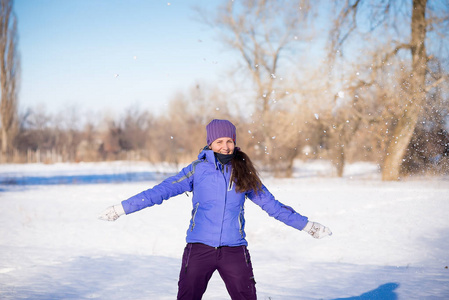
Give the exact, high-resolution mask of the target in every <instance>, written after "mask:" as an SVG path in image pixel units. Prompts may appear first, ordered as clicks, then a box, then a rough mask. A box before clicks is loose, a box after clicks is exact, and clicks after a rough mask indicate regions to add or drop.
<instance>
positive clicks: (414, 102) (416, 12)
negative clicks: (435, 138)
mask: <svg viewBox="0 0 449 300" xmlns="http://www.w3.org/2000/svg"><path fill="white" fill-rule="evenodd" d="M426 5H427V0H413V12H412V21H411V27H412V28H411V29H412V36H411V52H412V74H411V76H410V88H409V90H408V91H407V94H408V95H409V101H408V103H407V105H406V106H405V109H404V113H403V115H402V116H401V117H400V118H399V120H398V123H397V125H396V127H395V128H394V130H393V138H392V139H391V140H390V142H389V144H388V146H387V152H386V156H385V160H384V165H383V168H382V180H399V179H400V171H401V165H402V160H403V158H404V155H405V152H406V150H407V147H408V145H409V143H410V140H411V138H412V135H413V132H414V130H415V127H416V124H417V122H418V118H419V115H420V112H421V111H422V106H423V105H425V97H426V94H425V77H426V66H427V54H426V47H425V38H426V15H425V14H426Z"/></svg>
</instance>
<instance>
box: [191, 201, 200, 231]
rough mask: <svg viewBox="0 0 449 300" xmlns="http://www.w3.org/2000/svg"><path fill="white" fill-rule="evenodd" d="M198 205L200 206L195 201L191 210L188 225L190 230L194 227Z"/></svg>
mask: <svg viewBox="0 0 449 300" xmlns="http://www.w3.org/2000/svg"><path fill="white" fill-rule="evenodd" d="M198 206H200V203H199V202H197V203H196V204H195V207H194V208H193V210H192V220H191V222H190V223H191V225H190V231H193V228H195V217H196V213H197V212H198Z"/></svg>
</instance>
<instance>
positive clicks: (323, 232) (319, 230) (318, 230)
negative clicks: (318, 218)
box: [302, 222, 332, 239]
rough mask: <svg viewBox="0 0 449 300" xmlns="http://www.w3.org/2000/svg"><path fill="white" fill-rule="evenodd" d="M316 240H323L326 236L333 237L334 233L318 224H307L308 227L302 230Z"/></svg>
mask: <svg viewBox="0 0 449 300" xmlns="http://www.w3.org/2000/svg"><path fill="white" fill-rule="evenodd" d="M302 230H303V231H305V232H307V233H308V234H310V235H311V236H313V237H314V238H316V239H321V238H323V237H325V236H328V235H332V231H331V230H330V229H329V228H328V227H326V226H323V225H321V224H320V223H316V222H307V224H306V226H305V227H304V228H303V229H302Z"/></svg>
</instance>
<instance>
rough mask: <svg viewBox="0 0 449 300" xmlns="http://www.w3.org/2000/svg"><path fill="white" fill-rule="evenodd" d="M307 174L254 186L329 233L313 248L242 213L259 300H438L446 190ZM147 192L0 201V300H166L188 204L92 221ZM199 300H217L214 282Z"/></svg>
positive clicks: (444, 288) (446, 278) (445, 292)
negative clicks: (103, 212) (123, 202)
mask: <svg viewBox="0 0 449 300" xmlns="http://www.w3.org/2000/svg"><path fill="white" fill-rule="evenodd" d="M114 167H116V166H114ZM50 168H56V169H58V172H59V173H61V174H66V173H70V172H78V173H82V170H76V167H74V166H70V168H67V169H66V170H64V169H63V168H64V166H59V167H54V166H53V167H50ZM72 168H73V170H72ZM89 168H93V169H95V167H94V166H89ZM123 168H124V169H126V170H128V169H129V168H130V167H129V166H128V167H126V168H125V167H123ZM139 168H140V167H139ZM316 169H320V170H321V167H317V168H316ZM41 170H42V169H41ZM105 170H107V167H106V168H104V169H102V170H101V172H104V171H105ZM120 170H122V169H120ZM310 170H311V169H310ZM310 170H306V171H304V170H299V171H298V172H297V173H296V175H295V176H296V177H297V178H293V179H275V178H270V177H266V178H265V179H264V183H265V185H266V186H267V187H268V189H269V190H270V191H271V192H272V193H273V194H274V195H275V196H276V198H277V199H278V200H279V201H281V202H283V203H284V204H286V205H289V206H292V207H293V208H295V209H296V210H297V211H298V212H299V213H301V214H303V215H305V216H308V217H309V219H310V220H312V221H316V222H319V223H321V224H324V225H326V226H328V227H330V228H331V230H332V231H333V235H332V236H331V237H330V238H325V239H321V240H316V239H313V238H312V237H310V236H309V235H308V234H306V233H304V232H300V231H297V230H295V229H293V228H291V227H288V226H285V225H284V224H283V223H280V222H279V221H277V220H275V219H273V218H270V217H269V216H268V215H267V214H266V213H265V212H264V211H262V210H261V209H260V208H259V207H258V206H256V205H255V204H253V203H252V202H251V201H247V204H246V207H245V213H246V233H247V240H248V242H249V247H248V248H249V250H250V253H251V257H252V262H253V267H254V273H255V277H256V281H257V285H256V287H257V291H258V297H259V299H272V300H276V299H287V300H290V299H306V300H307V299H448V298H449V270H448V269H447V268H446V267H447V266H448V265H449V254H448V253H449V251H447V249H449V220H448V218H447V212H448V211H449V196H448V195H449V181H448V180H447V179H445V178H433V179H409V180H406V181H404V182H381V181H380V180H379V179H378V178H377V177H376V175H375V174H374V175H373V173H372V171H373V168H372V166H371V167H368V168H367V167H366V166H357V167H355V166H354V169H353V172H352V173H350V174H346V175H345V178H332V177H318V176H314V175H313V174H314V173H313V171H310ZM349 170H351V169H350V168H349ZM95 171H96V172H98V169H95ZM2 172H3V174H5V173H8V174H11V172H12V171H11V170H6V169H3V170H0V175H1V174H2ZM20 172H22V175H23V174H25V175H26V174H30V172H31V171H30V170H29V169H27V170H22V171H16V175H17V176H18V174H20ZM41 172H45V170H44V171H41ZM84 172H86V171H84ZM88 172H93V171H92V170H90V171H88ZM49 173H51V174H53V173H54V170H53V171H52V172H49ZM51 174H49V176H50V175H51ZM304 174H307V175H305V176H303V175H304ZM315 174H316V173H315ZM367 174H368V175H367ZM156 183H157V182H138V183H123V184H120V183H113V184H85V185H47V186H46V185H41V186H6V188H4V189H3V191H1V190H0V203H1V204H2V206H1V207H2V209H1V210H0V255H1V257H2V259H1V260H0V298H1V299H47V300H48V299H175V298H176V292H177V279H178V272H179V267H180V260H181V255H182V251H183V248H184V246H185V231H186V230H187V228H188V224H189V220H190V213H191V209H192V207H191V195H190V196H187V195H185V194H183V195H180V196H177V197H175V198H172V199H170V200H168V201H165V202H164V203H163V204H162V205H158V206H154V207H151V208H148V209H145V210H142V211H140V212H137V213H134V214H131V215H128V216H123V217H121V218H120V219H119V220H117V221H116V222H104V221H100V220H98V219H97V216H98V214H99V213H100V212H102V211H103V210H104V209H105V208H106V207H108V206H110V205H113V204H117V203H119V202H120V201H121V200H123V199H126V198H128V197H130V196H132V195H134V194H136V193H138V192H140V191H142V190H144V189H147V188H150V187H152V186H153V185H154V184H156ZM395 297H396V298H395ZM204 299H214V300H215V299H229V296H228V294H227V292H226V289H225V287H224V284H223V283H222V281H221V279H220V278H219V275H218V273H215V274H214V276H213V278H212V280H211V282H210V284H209V287H208V290H207V292H206V295H205V297H204Z"/></svg>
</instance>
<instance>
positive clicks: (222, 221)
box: [219, 164, 228, 246]
mask: <svg viewBox="0 0 449 300" xmlns="http://www.w3.org/2000/svg"><path fill="white" fill-rule="evenodd" d="M221 173H222V175H223V180H224V182H225V187H226V188H225V197H224V208H223V217H222V219H221V231H220V241H219V246H221V237H222V236H223V223H224V217H225V213H226V202H227V198H228V191H227V190H228V183H227V181H226V174H225V172H224V165H223V164H221Z"/></svg>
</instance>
